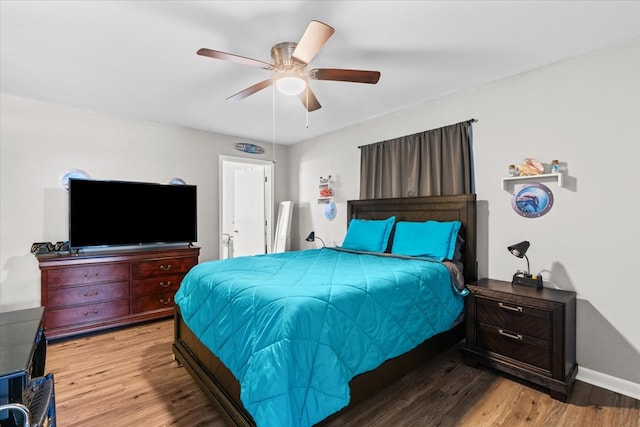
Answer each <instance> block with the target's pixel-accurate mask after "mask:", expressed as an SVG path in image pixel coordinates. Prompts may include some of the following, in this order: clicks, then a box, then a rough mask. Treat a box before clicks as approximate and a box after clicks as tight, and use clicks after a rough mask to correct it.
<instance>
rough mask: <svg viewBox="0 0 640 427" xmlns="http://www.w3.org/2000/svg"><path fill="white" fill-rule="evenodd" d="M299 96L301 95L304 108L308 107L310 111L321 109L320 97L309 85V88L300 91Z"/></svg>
mask: <svg viewBox="0 0 640 427" xmlns="http://www.w3.org/2000/svg"><path fill="white" fill-rule="evenodd" d="M298 96H299V97H300V100H301V101H302V105H304V108H306V109H307V111H309V112H311V111H316V110H319V109H320V108H321V107H322V106H321V105H320V103H319V102H318V98H316V96H315V95H314V94H313V91H312V90H311V88H310V87H309V86H308V85H307V89H306V90H303V91H302V92H300V95H298ZM307 100H308V102H307Z"/></svg>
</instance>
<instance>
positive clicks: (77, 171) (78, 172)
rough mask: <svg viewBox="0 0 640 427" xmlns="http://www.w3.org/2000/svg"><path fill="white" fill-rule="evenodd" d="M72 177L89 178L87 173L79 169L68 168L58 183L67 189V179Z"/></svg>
mask: <svg viewBox="0 0 640 427" xmlns="http://www.w3.org/2000/svg"><path fill="white" fill-rule="evenodd" d="M71 178H73V179H89V174H88V173H86V172H85V171H83V170H81V169H69V170H68V171H66V172H65V173H64V175H62V178H60V184H61V185H62V188H64V189H65V190H67V191H69V180H70V179H71Z"/></svg>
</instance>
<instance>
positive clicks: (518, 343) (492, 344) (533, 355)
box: [476, 323, 551, 371]
mask: <svg viewBox="0 0 640 427" xmlns="http://www.w3.org/2000/svg"><path fill="white" fill-rule="evenodd" d="M476 343H477V346H478V347H480V348H483V349H485V350H488V351H491V352H493V353H497V354H500V355H502V356H505V357H508V358H511V359H514V360H517V361H519V362H523V363H527V364H529V365H532V366H536V367H538V368H541V369H544V370H546V371H549V370H551V366H550V363H551V357H550V354H549V348H550V347H549V342H548V341H544V340H539V339H536V338H534V337H530V336H528V335H524V334H522V333H518V332H514V331H512V330H509V329H504V328H499V327H495V326H492V325H485V324H482V323H479V324H478V329H477V342H476Z"/></svg>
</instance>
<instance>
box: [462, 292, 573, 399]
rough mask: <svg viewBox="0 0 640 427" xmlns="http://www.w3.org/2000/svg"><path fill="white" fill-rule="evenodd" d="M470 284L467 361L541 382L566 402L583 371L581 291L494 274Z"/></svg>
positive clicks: (467, 309)
mask: <svg viewBox="0 0 640 427" xmlns="http://www.w3.org/2000/svg"><path fill="white" fill-rule="evenodd" d="M467 288H468V289H469V291H470V294H469V296H468V299H467V307H466V318H465V328H466V333H465V336H466V345H465V348H464V355H465V361H466V362H467V363H468V364H470V365H475V364H477V363H482V364H484V365H487V366H491V367H493V368H496V369H499V370H501V371H503V372H506V373H508V374H511V375H513V376H516V377H519V378H521V379H524V380H526V381H529V382H532V383H534V384H538V385H539V386H542V387H544V388H546V389H548V390H549V394H550V395H551V396H552V397H554V398H556V399H558V400H562V401H566V400H567V397H568V395H569V393H570V391H571V386H572V385H573V382H574V380H575V377H576V374H577V372H578V365H577V364H576V293H575V292H568V291H562V290H558V289H551V288H541V289H536V288H529V287H525V286H518V285H515V286H512V285H511V283H510V282H503V281H499V280H492V279H482V280H479V281H477V282H474V283H471V284H469V285H467Z"/></svg>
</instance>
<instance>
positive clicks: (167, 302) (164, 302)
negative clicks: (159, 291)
mask: <svg viewBox="0 0 640 427" xmlns="http://www.w3.org/2000/svg"><path fill="white" fill-rule="evenodd" d="M160 302H161V303H163V304H164V305H167V304H169V303H170V302H171V297H169V298H167V299H166V300H165V299H164V298H160Z"/></svg>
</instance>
